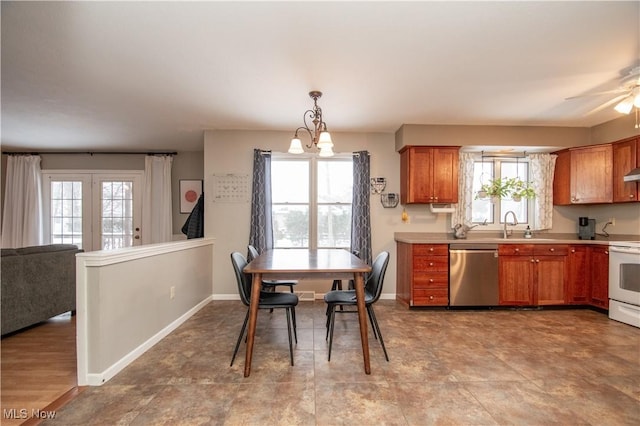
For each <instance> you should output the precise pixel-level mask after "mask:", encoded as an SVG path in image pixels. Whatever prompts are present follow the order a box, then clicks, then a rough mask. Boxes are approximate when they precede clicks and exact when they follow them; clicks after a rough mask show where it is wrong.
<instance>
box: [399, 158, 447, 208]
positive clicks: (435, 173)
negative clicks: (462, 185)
mask: <svg viewBox="0 0 640 426" xmlns="http://www.w3.org/2000/svg"><path fill="white" fill-rule="evenodd" d="M459 151H460V147H458V146H455V147H452V146H446V147H442V146H406V147H404V148H402V150H400V202H401V203H402V204H430V203H457V202H458V167H459V166H458V157H459Z"/></svg>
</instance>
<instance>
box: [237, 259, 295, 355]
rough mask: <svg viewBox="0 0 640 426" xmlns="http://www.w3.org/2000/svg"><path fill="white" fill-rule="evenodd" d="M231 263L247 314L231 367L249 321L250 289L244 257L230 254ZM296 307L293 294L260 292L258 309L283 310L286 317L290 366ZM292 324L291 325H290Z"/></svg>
mask: <svg viewBox="0 0 640 426" xmlns="http://www.w3.org/2000/svg"><path fill="white" fill-rule="evenodd" d="M231 263H232V264H233V271H234V272H235V274H236V281H237V284H238V293H240V300H242V303H243V304H244V305H245V306H246V307H247V314H246V315H245V317H244V322H243V323H242V328H241V329H240V335H239V336H238V340H237V342H236V347H235V348H234V350H233V357H232V358H231V366H233V362H234V361H235V359H236V355H237V354H238V348H239V347H240V342H241V341H242V337H243V336H244V335H245V331H246V328H247V322H248V320H249V305H250V304H251V287H252V277H251V274H247V273H245V272H244V268H245V267H246V266H247V261H246V259H245V258H244V256H243V255H242V254H240V253H238V252H233V253H231ZM297 305H298V296H297V295H295V294H293V293H284V292H277V291H269V292H267V291H260V301H259V304H258V309H279V308H280V309H284V310H285V314H286V317H287V332H288V333H289V355H290V357H291V365H293V344H292V341H291V331H292V329H293V336H294V338H295V342H296V343H298V334H297V331H296V323H295V313H294V312H295V307H296V306H297ZM292 323H293V324H292Z"/></svg>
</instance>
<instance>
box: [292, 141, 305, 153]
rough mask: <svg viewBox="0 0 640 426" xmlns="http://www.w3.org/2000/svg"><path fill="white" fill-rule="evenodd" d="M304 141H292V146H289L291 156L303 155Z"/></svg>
mask: <svg viewBox="0 0 640 426" xmlns="http://www.w3.org/2000/svg"><path fill="white" fill-rule="evenodd" d="M303 152H304V150H303V149H302V141H301V140H300V139H298V138H293V139H291V145H289V154H302V153H303Z"/></svg>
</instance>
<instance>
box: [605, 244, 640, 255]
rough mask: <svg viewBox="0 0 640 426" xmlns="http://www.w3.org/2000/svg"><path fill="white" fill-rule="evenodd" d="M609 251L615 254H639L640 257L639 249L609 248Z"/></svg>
mask: <svg viewBox="0 0 640 426" xmlns="http://www.w3.org/2000/svg"><path fill="white" fill-rule="evenodd" d="M609 251H612V252H615V253H625V254H638V255H640V249H637V248H635V247H615V246H609Z"/></svg>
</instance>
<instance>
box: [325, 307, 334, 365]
mask: <svg viewBox="0 0 640 426" xmlns="http://www.w3.org/2000/svg"><path fill="white" fill-rule="evenodd" d="M330 316H331V319H330V320H329V356H328V358H327V361H331V347H332V346H333V327H334V325H335V322H336V305H333V304H332V305H331V315H330Z"/></svg>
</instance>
